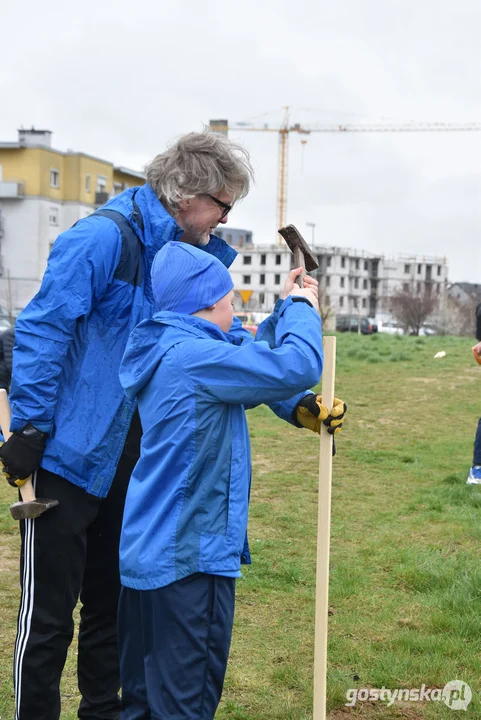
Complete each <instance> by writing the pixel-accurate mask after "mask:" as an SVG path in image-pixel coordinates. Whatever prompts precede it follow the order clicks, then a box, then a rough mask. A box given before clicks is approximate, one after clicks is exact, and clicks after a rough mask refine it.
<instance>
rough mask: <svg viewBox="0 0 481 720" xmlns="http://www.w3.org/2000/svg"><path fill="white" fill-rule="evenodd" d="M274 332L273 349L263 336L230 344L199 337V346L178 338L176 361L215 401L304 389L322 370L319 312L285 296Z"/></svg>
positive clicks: (261, 399)
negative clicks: (239, 343) (201, 346)
mask: <svg viewBox="0 0 481 720" xmlns="http://www.w3.org/2000/svg"><path fill="white" fill-rule="evenodd" d="M275 335H276V337H275V340H276V347H274V348H270V347H269V345H268V343H267V342H264V341H259V342H249V343H242V344H241V345H231V344H230V343H225V342H219V341H215V340H212V341H210V340H207V341H205V340H201V341H200V342H202V343H204V346H203V348H202V349H200V348H199V346H198V345H197V343H196V342H192V343H182V344H180V345H179V346H178V348H177V353H178V359H179V363H180V365H181V367H182V369H183V371H184V372H185V373H186V374H187V375H188V376H189V378H190V379H191V381H192V382H193V383H194V384H195V385H196V386H197V387H199V386H200V387H202V390H203V392H204V393H205V394H206V395H209V396H210V397H211V399H212V401H214V402H215V401H218V402H225V403H229V404H240V405H259V404H261V403H265V404H267V405H269V404H271V403H275V402H281V401H285V400H288V399H290V398H292V397H293V395H295V394H296V393H302V394H305V392H306V390H307V389H308V388H310V387H311V386H312V385H315V384H316V383H317V382H318V381H319V377H320V375H321V373H322V363H323V352H322V332H321V322H320V318H319V315H318V314H317V313H316V311H315V310H314V309H313V308H312V307H311V306H310V305H308V304H307V303H305V302H298V303H293V302H292V300H291V299H290V298H288V299H287V300H286V301H284V303H283V307H282V308H281V312H280V315H279V322H278V323H277V326H276V331H275ZM207 345H208V347H207Z"/></svg>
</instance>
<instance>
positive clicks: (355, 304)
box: [352, 298, 357, 310]
mask: <svg viewBox="0 0 481 720" xmlns="http://www.w3.org/2000/svg"><path fill="white" fill-rule="evenodd" d="M352 304H353V306H354V307H355V308H356V310H357V298H353V300H352Z"/></svg>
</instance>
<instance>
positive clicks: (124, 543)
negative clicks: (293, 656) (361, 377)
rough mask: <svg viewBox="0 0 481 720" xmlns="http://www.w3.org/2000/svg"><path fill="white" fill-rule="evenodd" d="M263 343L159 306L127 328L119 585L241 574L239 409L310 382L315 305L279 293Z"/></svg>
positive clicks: (316, 355) (318, 350)
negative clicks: (128, 432)
mask: <svg viewBox="0 0 481 720" xmlns="http://www.w3.org/2000/svg"><path fill="white" fill-rule="evenodd" d="M266 322H267V323H268V322H269V319H268V321H266ZM261 333H262V329H261ZM271 345H272V347H271V346H270V345H269V344H268V343H267V342H265V341H262V340H260V341H257V342H254V341H243V342H239V339H238V338H236V337H235V336H233V335H230V334H224V333H223V332H222V331H221V330H220V328H218V327H217V326H216V325H214V324H212V323H210V322H207V321H205V320H202V319H200V318H196V317H194V316H189V315H183V314H178V313H174V312H168V311H164V312H158V313H157V314H155V315H154V317H153V318H152V319H150V320H145V321H144V322H142V323H141V324H140V325H139V326H138V327H137V328H136V329H135V330H134V332H133V333H132V335H131V337H130V339H129V343H128V345H127V349H126V352H125V355H124V358H123V361H122V364H121V370H120V379H121V383H122V385H123V387H124V389H125V392H126V394H127V396H128V397H129V398H130V399H134V398H137V400H138V404H139V410H140V417H141V421H142V426H143V436H142V447H141V458H140V460H139V462H138V463H137V465H136V467H135V470H134V472H133V475H132V478H131V481H130V485H129V489H128V493H127V500H126V505H125V512H124V521H123V528H122V536H121V542H120V572H121V580H122V584H123V585H125V586H127V587H130V588H134V589H137V590H150V589H155V588H159V587H162V586H164V585H168V584H169V583H172V582H174V581H176V580H179V579H181V578H183V577H185V576H187V575H190V574H192V573H195V572H204V573H213V574H220V575H222V574H224V575H229V576H233V577H238V576H239V568H240V564H241V562H250V558H249V551H248V547H247V540H246V530H247V513H248V502H249V489H250V479H251V458H250V444H249V433H248V428H247V422H246V417H245V409H246V408H248V407H253V406H256V405H259V404H261V403H266V404H271V405H272V404H273V403H276V402H282V401H285V400H287V399H289V398H292V396H293V395H295V394H296V393H304V392H305V391H306V390H307V389H308V388H310V387H311V386H313V385H315V384H316V383H317V382H318V381H319V377H320V375H321V372H322V362H323V354H322V332H321V322H320V318H319V315H318V314H317V313H316V312H315V310H314V309H313V308H312V307H311V306H310V305H309V304H308V303H306V302H303V301H300V302H299V301H297V302H296V301H293V300H292V298H287V300H285V301H284V302H283V303H282V305H281V308H280V311H279V314H278V322H277V325H276V326H275V338H274V339H273V342H272V343H271Z"/></svg>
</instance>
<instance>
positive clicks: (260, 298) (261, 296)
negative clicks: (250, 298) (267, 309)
mask: <svg viewBox="0 0 481 720" xmlns="http://www.w3.org/2000/svg"><path fill="white" fill-rule="evenodd" d="M265 300H266V296H265V293H259V302H260V304H261V305H264V302H265Z"/></svg>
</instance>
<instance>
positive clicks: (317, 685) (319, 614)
mask: <svg viewBox="0 0 481 720" xmlns="http://www.w3.org/2000/svg"><path fill="white" fill-rule="evenodd" d="M323 347H324V369H323V371H322V390H321V392H322V403H323V405H325V406H326V407H328V408H331V407H332V404H333V400H334V383H335V379H336V338H335V337H325V338H324V340H323ZM332 439H333V436H332V435H329V433H328V432H327V427H326V426H325V425H323V426H322V428H321V439H320V457H319V497H318V516H317V569H316V620H315V634H314V708H313V720H325V718H326V699H327V696H326V681H327V620H328V601H329V544H330V530H331V482H332Z"/></svg>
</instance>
